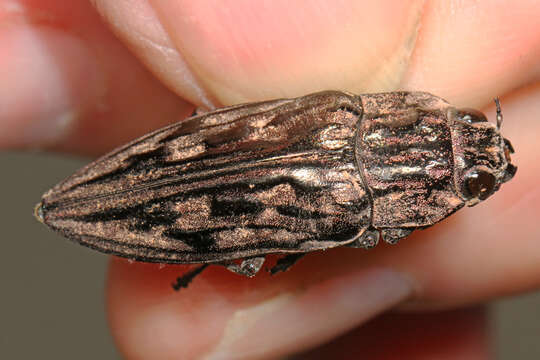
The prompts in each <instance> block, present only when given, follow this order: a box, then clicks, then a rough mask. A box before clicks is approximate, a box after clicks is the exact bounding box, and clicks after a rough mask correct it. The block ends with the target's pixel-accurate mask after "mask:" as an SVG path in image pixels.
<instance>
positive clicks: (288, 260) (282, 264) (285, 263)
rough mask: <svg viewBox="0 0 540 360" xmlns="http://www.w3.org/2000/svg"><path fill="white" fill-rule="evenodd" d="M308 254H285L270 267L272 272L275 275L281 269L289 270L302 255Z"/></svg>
mask: <svg viewBox="0 0 540 360" xmlns="http://www.w3.org/2000/svg"><path fill="white" fill-rule="evenodd" d="M304 255H306V254H305V253H294V254H289V255H285V256H284V257H282V258H280V259H278V261H277V262H276V265H274V266H273V267H272V268H271V269H270V274H272V275H274V274H276V273H278V272H281V271H287V270H289V268H290V267H291V266H293V265H294V264H295V263H296V262H297V261H298V260H300V258H301V257H302V256H304Z"/></svg>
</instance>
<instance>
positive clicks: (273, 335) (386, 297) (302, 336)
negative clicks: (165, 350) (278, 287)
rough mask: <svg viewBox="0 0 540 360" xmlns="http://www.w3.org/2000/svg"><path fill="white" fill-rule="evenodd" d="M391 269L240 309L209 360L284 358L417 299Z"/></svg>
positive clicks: (367, 273)
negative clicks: (398, 305)
mask: <svg viewBox="0 0 540 360" xmlns="http://www.w3.org/2000/svg"><path fill="white" fill-rule="evenodd" d="M412 291H413V287H412V284H411V282H410V280H409V279H407V278H406V277H404V276H402V275H400V274H398V273H396V272H394V271H391V270H385V269H383V270H380V269H377V270H369V271H367V272H366V271H363V272H360V273H356V274H349V275H346V276H343V277H340V278H336V279H331V280H327V281H324V282H322V283H319V284H316V285H313V286H309V287H308V288H306V289H304V290H301V291H295V292H293V293H285V294H281V295H279V296H277V297H274V298H271V299H269V300H267V301H265V302H263V303H260V304H258V305H256V306H254V307H250V308H246V309H241V310H238V311H236V312H235V313H234V315H233V316H232V318H231V319H230V320H229V322H228V324H227V326H226V328H225V331H224V335H223V337H222V339H221V341H220V343H219V344H218V346H217V347H216V348H214V350H213V352H212V353H211V354H210V355H208V356H207V357H206V359H209V360H210V359H211V360H216V359H231V358H247V359H249V358H259V357H264V356H265V354H272V356H275V357H279V356H283V355H285V354H291V353H295V352H298V351H300V350H303V349H307V348H310V347H312V346H315V345H317V344H320V343H324V342H325V341H328V340H330V339H332V338H335V337H337V336H339V335H340V334H343V333H344V332H346V331H347V330H350V329H353V328H354V327H357V326H358V325H360V324H362V323H365V322H366V321H367V320H369V319H371V318H372V317H374V316H376V315H377V314H380V313H382V312H384V311H385V310H387V309H390V308H392V307H394V306H395V305H397V304H399V303H400V302H402V301H404V300H405V299H407V298H408V297H409V296H411V294H412Z"/></svg>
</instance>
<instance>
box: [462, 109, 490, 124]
mask: <svg viewBox="0 0 540 360" xmlns="http://www.w3.org/2000/svg"><path fill="white" fill-rule="evenodd" d="M457 117H458V119H460V120H461V121H465V122H468V123H469V124H472V123H477V122H487V118H486V115H484V114H482V113H481V112H480V111H478V110H475V109H459V110H458V111H457Z"/></svg>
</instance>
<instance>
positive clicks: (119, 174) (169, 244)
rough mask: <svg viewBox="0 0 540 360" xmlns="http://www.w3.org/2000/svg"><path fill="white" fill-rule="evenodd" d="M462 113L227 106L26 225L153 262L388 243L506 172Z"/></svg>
mask: <svg viewBox="0 0 540 360" xmlns="http://www.w3.org/2000/svg"><path fill="white" fill-rule="evenodd" d="M467 114H469V115H467ZM473 117H474V118H478V117H479V115H478V113H472V112H471V113H467V110H459V109H456V108H454V107H453V106H451V105H450V104H448V103H447V102H446V101H444V100H442V99H441V98H438V97H436V96H433V95H431V94H427V93H422V92H392V93H382V94H365V95H358V96H357V95H352V94H348V93H344V92H337V91H326V92H321V93H316V94H311V95H307V96H303V97H299V98H295V99H281V100H272V101H265V102H258V103H250V104H245V105H238V106H232V107H228V108H224V109H220V110H217V111H214V112H210V113H206V114H203V115H200V116H195V117H192V118H189V119H187V120H185V121H182V122H179V123H176V124H173V125H170V126H168V127H165V128H163V129H160V130H157V131H155V132H153V133H150V134H148V135H146V136H144V137H142V138H139V139H137V140H135V141H133V142H131V143H129V144H127V145H125V146H123V147H121V148H119V149H117V150H115V151H113V152H111V153H110V154H108V155H105V156H104V157H102V158H100V159H98V160H96V161H95V162H93V163H91V164H89V165H88V166H86V167H84V168H83V169H81V170H79V171H78V172H76V173H75V174H74V175H72V176H70V177H69V178H67V179H66V180H64V181H63V182H61V183H60V184H58V185H57V186H55V187H54V188H53V189H52V190H50V191H48V192H47V193H46V194H45V195H44V196H43V198H42V201H41V203H40V204H39V205H38V206H37V208H36V216H37V217H38V218H39V219H40V220H41V221H43V222H44V223H45V224H46V225H48V226H49V227H51V228H52V229H53V230H55V231H57V232H59V233H61V234H62V235H64V236H65V237H67V238H69V239H72V240H75V241H77V242H79V243H81V244H83V245H85V246H89V247H91V248H94V249H96V250H99V251H102V252H106V253H112V254H116V255H120V256H124V257H128V258H131V259H135V260H140V261H151V262H162V263H222V264H223V263H224V262H227V261H230V260H234V259H249V258H257V259H258V257H259V258H260V257H261V256H264V255H266V254H269V253H306V252H310V251H315V250H323V249H327V248H331V247H337V246H343V245H348V246H352V247H364V248H369V247H372V246H374V245H375V244H376V243H377V241H378V240H379V237H380V236H381V235H382V237H383V238H384V239H385V240H386V241H388V242H390V243H395V242H397V241H398V240H399V239H401V238H403V237H405V236H407V235H408V234H409V233H410V232H412V231H413V230H415V229H417V228H425V227H427V226H430V225H433V224H434V223H436V222H438V221H440V220H442V219H444V218H445V217H447V216H448V215H450V214H452V213H453V212H455V211H456V210H458V209H459V208H461V207H462V206H464V205H470V206H472V205H474V204H476V203H478V202H479V201H480V199H477V198H471V197H470V194H469V193H468V192H466V191H463V188H464V176H465V175H466V174H467V172H469V171H471V170H475V171H480V170H481V171H487V172H489V173H490V174H492V175H493V178H494V179H495V182H496V184H495V190H497V189H498V188H499V187H500V185H501V184H502V183H503V182H505V181H508V180H509V179H510V178H511V177H512V176H513V174H514V173H515V167H514V166H513V165H512V164H510V163H509V155H505V152H506V153H509V152H511V145H510V143H509V142H508V140H506V139H504V138H502V136H501V135H500V133H499V130H498V128H497V127H496V126H495V125H494V124H491V123H489V122H481V121H480V122H475V121H467V119H470V118H473ZM291 259H292V258H291ZM295 260H296V259H292V260H291V263H292V262H293V261H295ZM242 266H243V268H242V270H241V271H242V272H243V273H246V272H247V271H248V270H249V273H250V274H251V273H254V272H256V271H258V269H259V268H260V266H262V262H260V261H257V262H254V261H251V262H246V263H245V264H243V265H242ZM284 268H285V266H284Z"/></svg>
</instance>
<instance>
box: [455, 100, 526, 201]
mask: <svg viewBox="0 0 540 360" xmlns="http://www.w3.org/2000/svg"><path fill="white" fill-rule="evenodd" d="M496 103H497V125H495V124H493V123H490V122H488V121H487V118H486V116H485V115H484V114H482V113H481V112H479V111H476V110H472V109H451V110H450V114H449V119H450V120H451V123H452V125H451V127H452V143H453V148H454V166H455V175H454V176H455V177H454V182H455V186H456V190H457V193H458V194H459V196H460V197H461V198H462V199H463V200H464V201H465V202H466V204H467V205H468V206H473V205H476V204H478V203H479V202H480V201H482V200H485V199H487V198H488V197H489V196H490V195H491V194H493V193H494V192H495V191H497V190H498V189H499V187H500V186H501V184H502V183H504V182H507V181H509V180H510V179H512V177H514V174H515V173H516V170H517V167H516V166H514V165H512V163H511V158H510V154H511V153H513V152H514V149H513V148H512V144H511V143H510V141H508V140H507V139H505V138H503V137H502V135H501V133H500V131H499V130H500V125H501V122H502V114H501V112H500V108H499V106H498V100H497V101H496Z"/></svg>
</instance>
